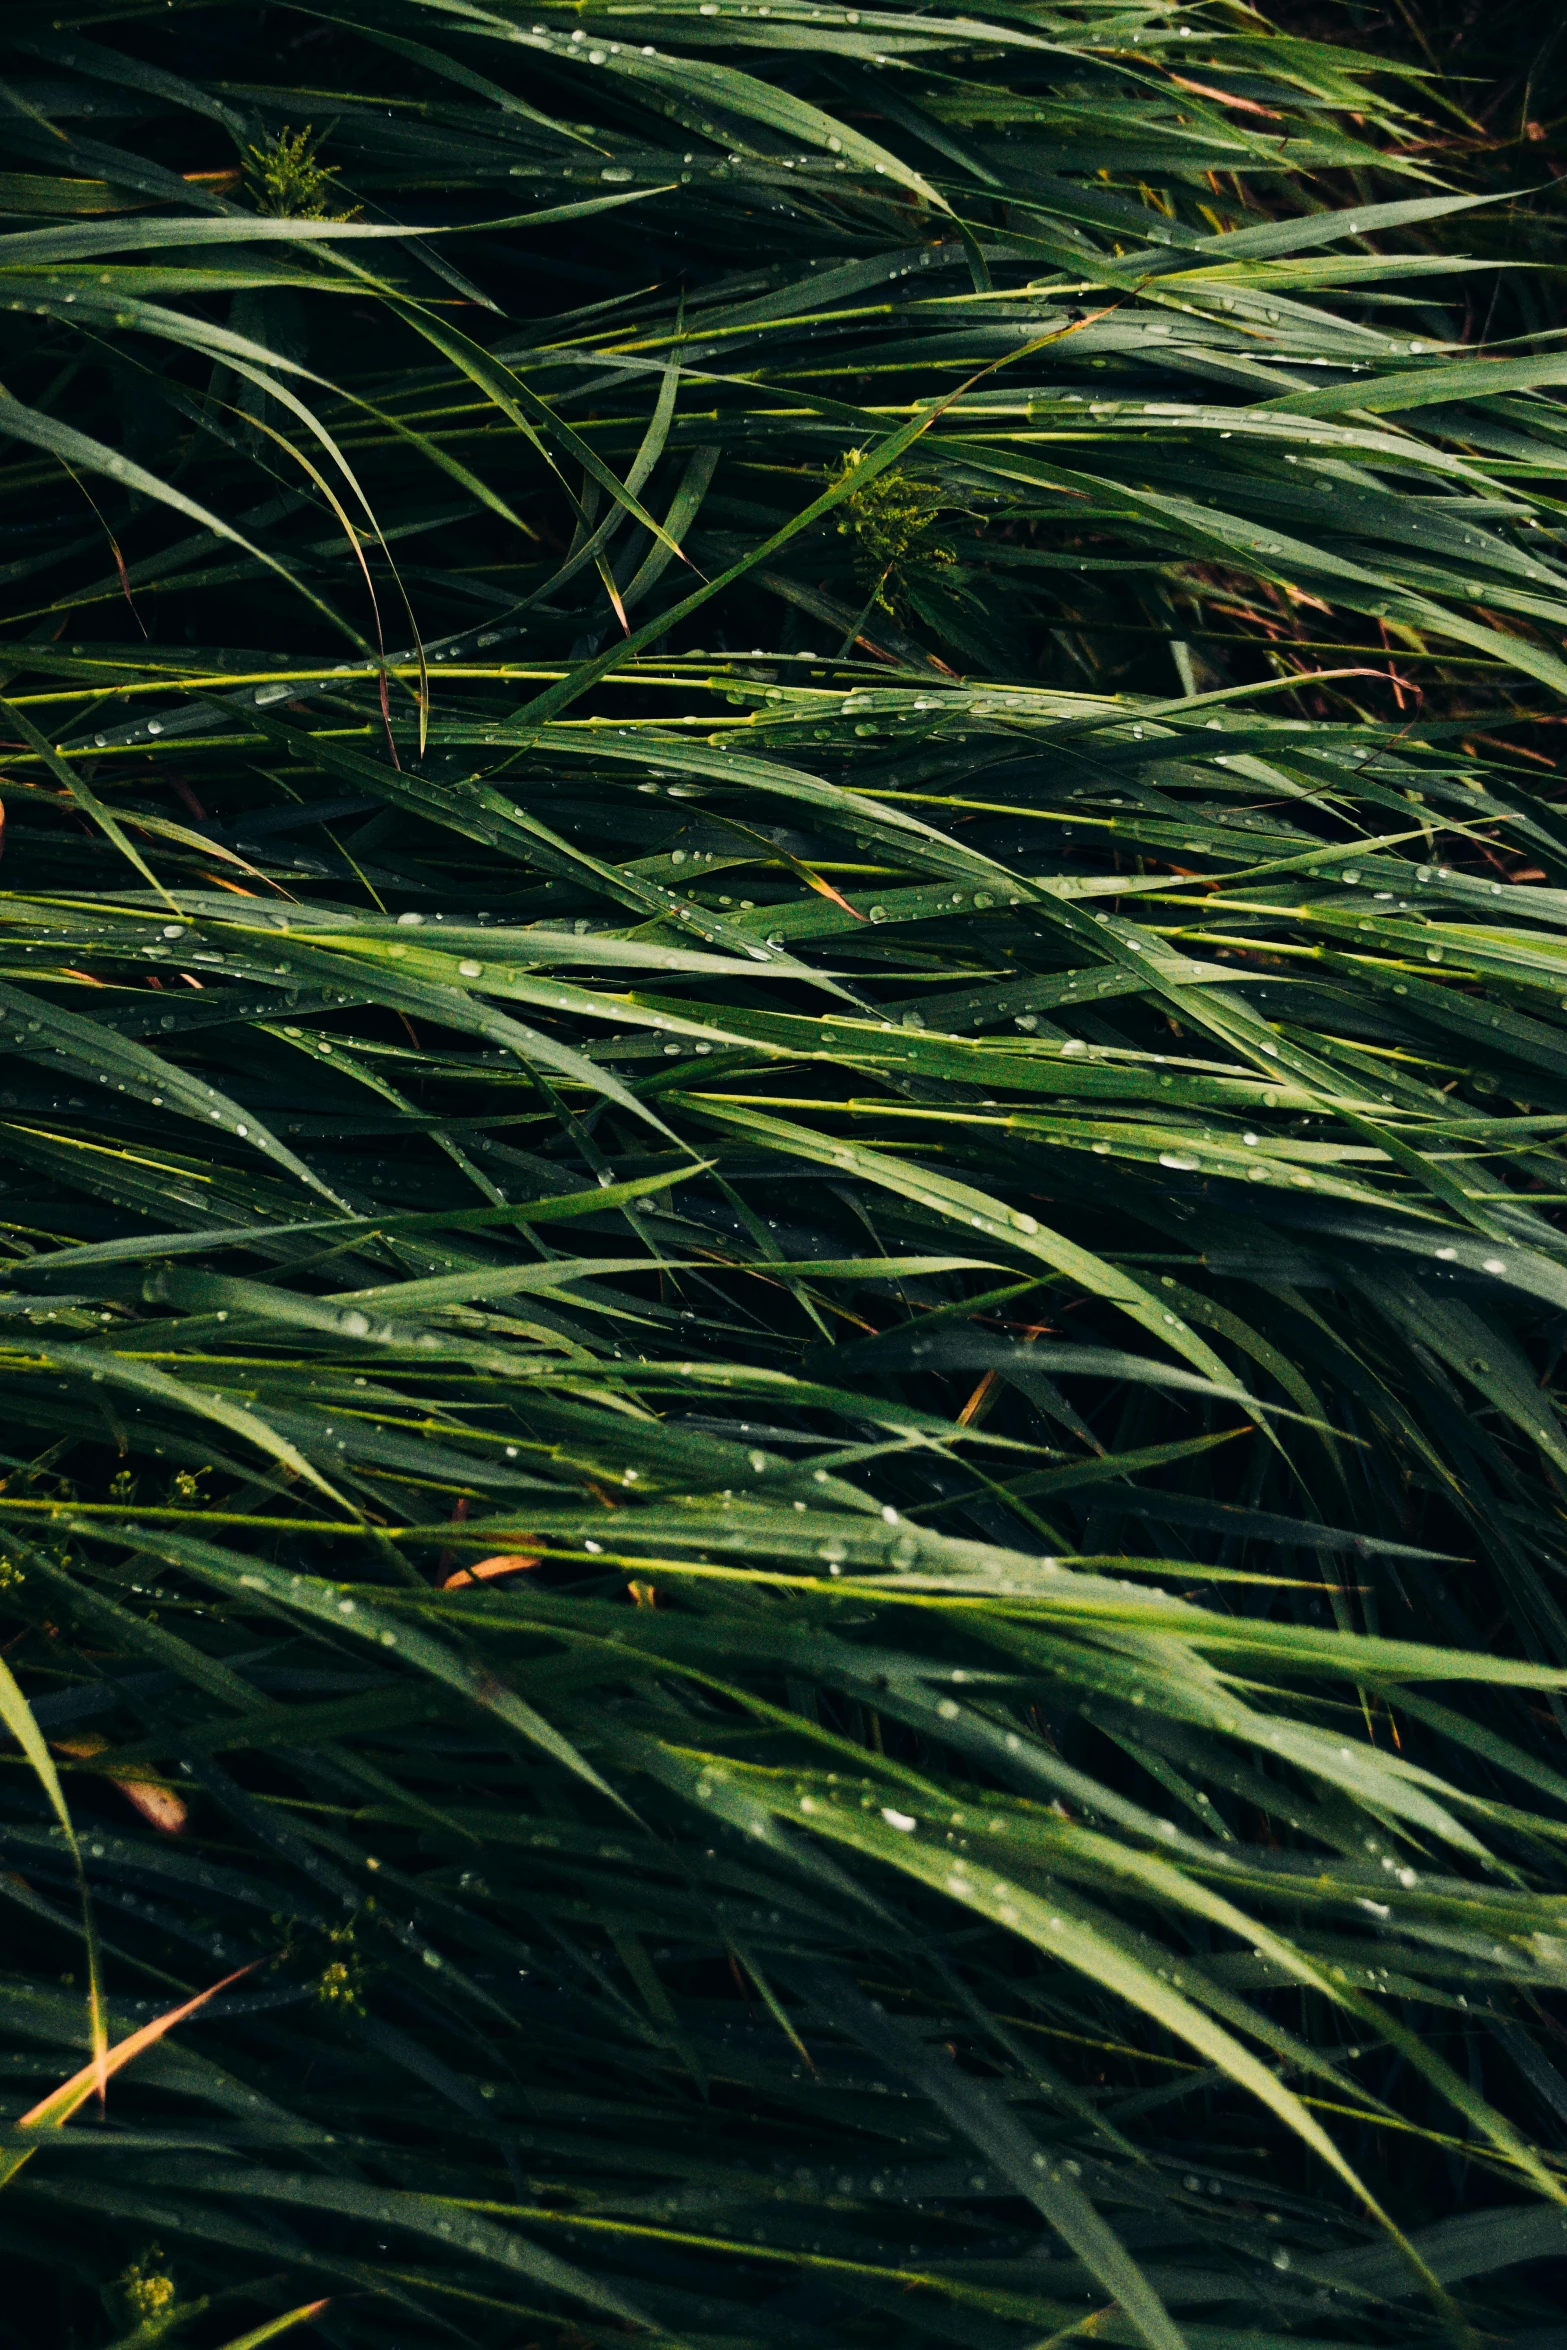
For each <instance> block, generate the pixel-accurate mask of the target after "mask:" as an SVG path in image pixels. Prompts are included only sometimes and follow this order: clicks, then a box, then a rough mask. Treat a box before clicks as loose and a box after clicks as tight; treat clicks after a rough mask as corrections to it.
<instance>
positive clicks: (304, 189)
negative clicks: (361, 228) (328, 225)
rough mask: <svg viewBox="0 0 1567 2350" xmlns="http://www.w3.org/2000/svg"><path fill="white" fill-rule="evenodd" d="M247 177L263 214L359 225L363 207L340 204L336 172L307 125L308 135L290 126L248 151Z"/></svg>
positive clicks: (285, 126)
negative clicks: (319, 152)
mask: <svg viewBox="0 0 1567 2350" xmlns="http://www.w3.org/2000/svg"><path fill="white" fill-rule="evenodd" d="M245 177H246V179H247V181H248V182H249V186H250V193H251V199H252V202H253V203H254V205H255V208H256V210H257V211H258V212H265V213H268V214H270V215H271V216H272V217H273V218H275V219H278V220H355V219H357V218H358V214H359V207H358V205H357V204H354V205H350V206H348V207H347V208H346V209H345V208H344V207H343V206H342V204H341V203H340V202H339V200H338V195H337V190H336V188H335V187H334V185H333V182H332V175H331V173H330V172H328V171H326V170H325V169H323V167H322V165H321V162H320V160H319V158H318V156H317V153H316V139H315V135H314V133H313V132H312V130H311V128H310V125H309V124H308V123H307V124H306V125H305V127H304V129H303V130H302V131H291V130H290V129H289V128H288V126H287V124H285V125H284V127H283V128H282V129H281V130H280V131H277V132H275V133H274V134H273V135H272V136H271V137H270V138H268V139H265V140H264V141H263V142H262V143H261V144H260V145H258V146H251V147H247V148H246V150H245Z"/></svg>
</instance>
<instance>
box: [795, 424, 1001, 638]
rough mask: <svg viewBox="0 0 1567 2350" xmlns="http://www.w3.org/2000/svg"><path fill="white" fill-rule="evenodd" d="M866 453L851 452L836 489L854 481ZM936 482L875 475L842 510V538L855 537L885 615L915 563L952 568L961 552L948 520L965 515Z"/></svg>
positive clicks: (833, 477) (860, 564) (836, 474)
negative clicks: (947, 527) (903, 575)
mask: <svg viewBox="0 0 1567 2350" xmlns="http://www.w3.org/2000/svg"><path fill="white" fill-rule="evenodd" d="M864 455H865V452H864V450H863V449H848V450H846V451H845V452H844V455H843V458H842V460H841V461H840V463H839V464H838V465H837V466H836V467H834V468H833V469H832V470H831V471H830V472H829V474H828V477H827V478H828V481H829V483H830V484H831V486H832V487H833V488H835V489H836V488H837V487H839V486H840V484H842V483H843V482H844V481H846V480H849V479H852V477H853V476H854V474H855V473H857V472H858V470H859V467H860V465H861V463H862V461H863V459H864ZM967 511H968V509H967V508H966V507H962V506H958V505H956V504H955V503H954V501H953V500H952V499H951V498H950V497H949V496H948V495H947V494H946V492H945V491H944V490H942V489H941V488H939V487H938V485H937V484H936V483H935V482H928V481H920V480H918V479H917V478H916V477H915V476H914V475H913V474H910V473H905V472H903V471H901V470H900V469H899V468H898V467H896V466H893V467H891V468H889V470H888V471H887V472H885V473H878V474H874V475H872V477H871V479H870V480H869V481H868V482H867V483H866V484H865V486H864V488H863V489H858V490H856V489H851V490H850V492H849V495H848V497H847V498H846V499H845V500H844V502H843V505H842V506H841V507H840V508H839V510H838V533H839V536H840V537H841V538H853V540H854V542H855V547H854V562H855V569H856V571H858V572H859V573H860V574H861V575H862V576H863V578H864V579H865V582H866V584H867V586H870V585H872V583H874V588H875V601H876V602H877V603H878V604H879V605H880V606H881V608H882V610H883V611H884V612H891V611H892V610H893V609H894V599H895V597H896V594H897V585H898V580H899V577H900V575H901V573H902V572H903V571H904V570H906V569H907V567H908V566H909V565H910V564H912V563H939V564H952V563H956V561H957V560H958V550H957V548H956V547H955V546H954V545H953V544H952V542H951V540H950V538H949V537H948V536H947V535H946V531H945V528H944V525H945V522H946V518H947V517H948V516H949V515H953V514H962V513H966V512H967Z"/></svg>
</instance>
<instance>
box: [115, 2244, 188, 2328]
mask: <svg viewBox="0 0 1567 2350" xmlns="http://www.w3.org/2000/svg"><path fill="white" fill-rule="evenodd" d="M115 2282H116V2284H117V2285H118V2287H119V2290H120V2292H121V2294H122V2295H123V2297H124V2300H125V2305H126V2308H127V2310H128V2312H129V2314H130V2315H131V2316H132V2317H134V2318H135V2319H136V2321H137V2323H138V2324H139V2325H148V2324H150V2323H151V2322H152V2321H153V2320H154V2319H155V2318H160V2317H164V2316H166V2315H167V2313H168V2312H169V2310H170V2309H172V2308H173V2306H174V2301H175V2285H174V2279H173V2278H172V2277H171V2276H170V2274H169V2271H168V2267H167V2264H166V2260H165V2256H164V2251H163V2247H162V2245H161V2244H149V2245H148V2247H147V2249H146V2251H145V2252H143V2253H142V2254H141V2255H140V2256H139V2257H138V2258H137V2259H135V2260H133V2261H132V2262H131V2265H130V2267H129V2268H127V2269H124V2270H122V2272H121V2274H120V2275H119V2276H118V2277H117V2278H116V2279H115Z"/></svg>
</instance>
